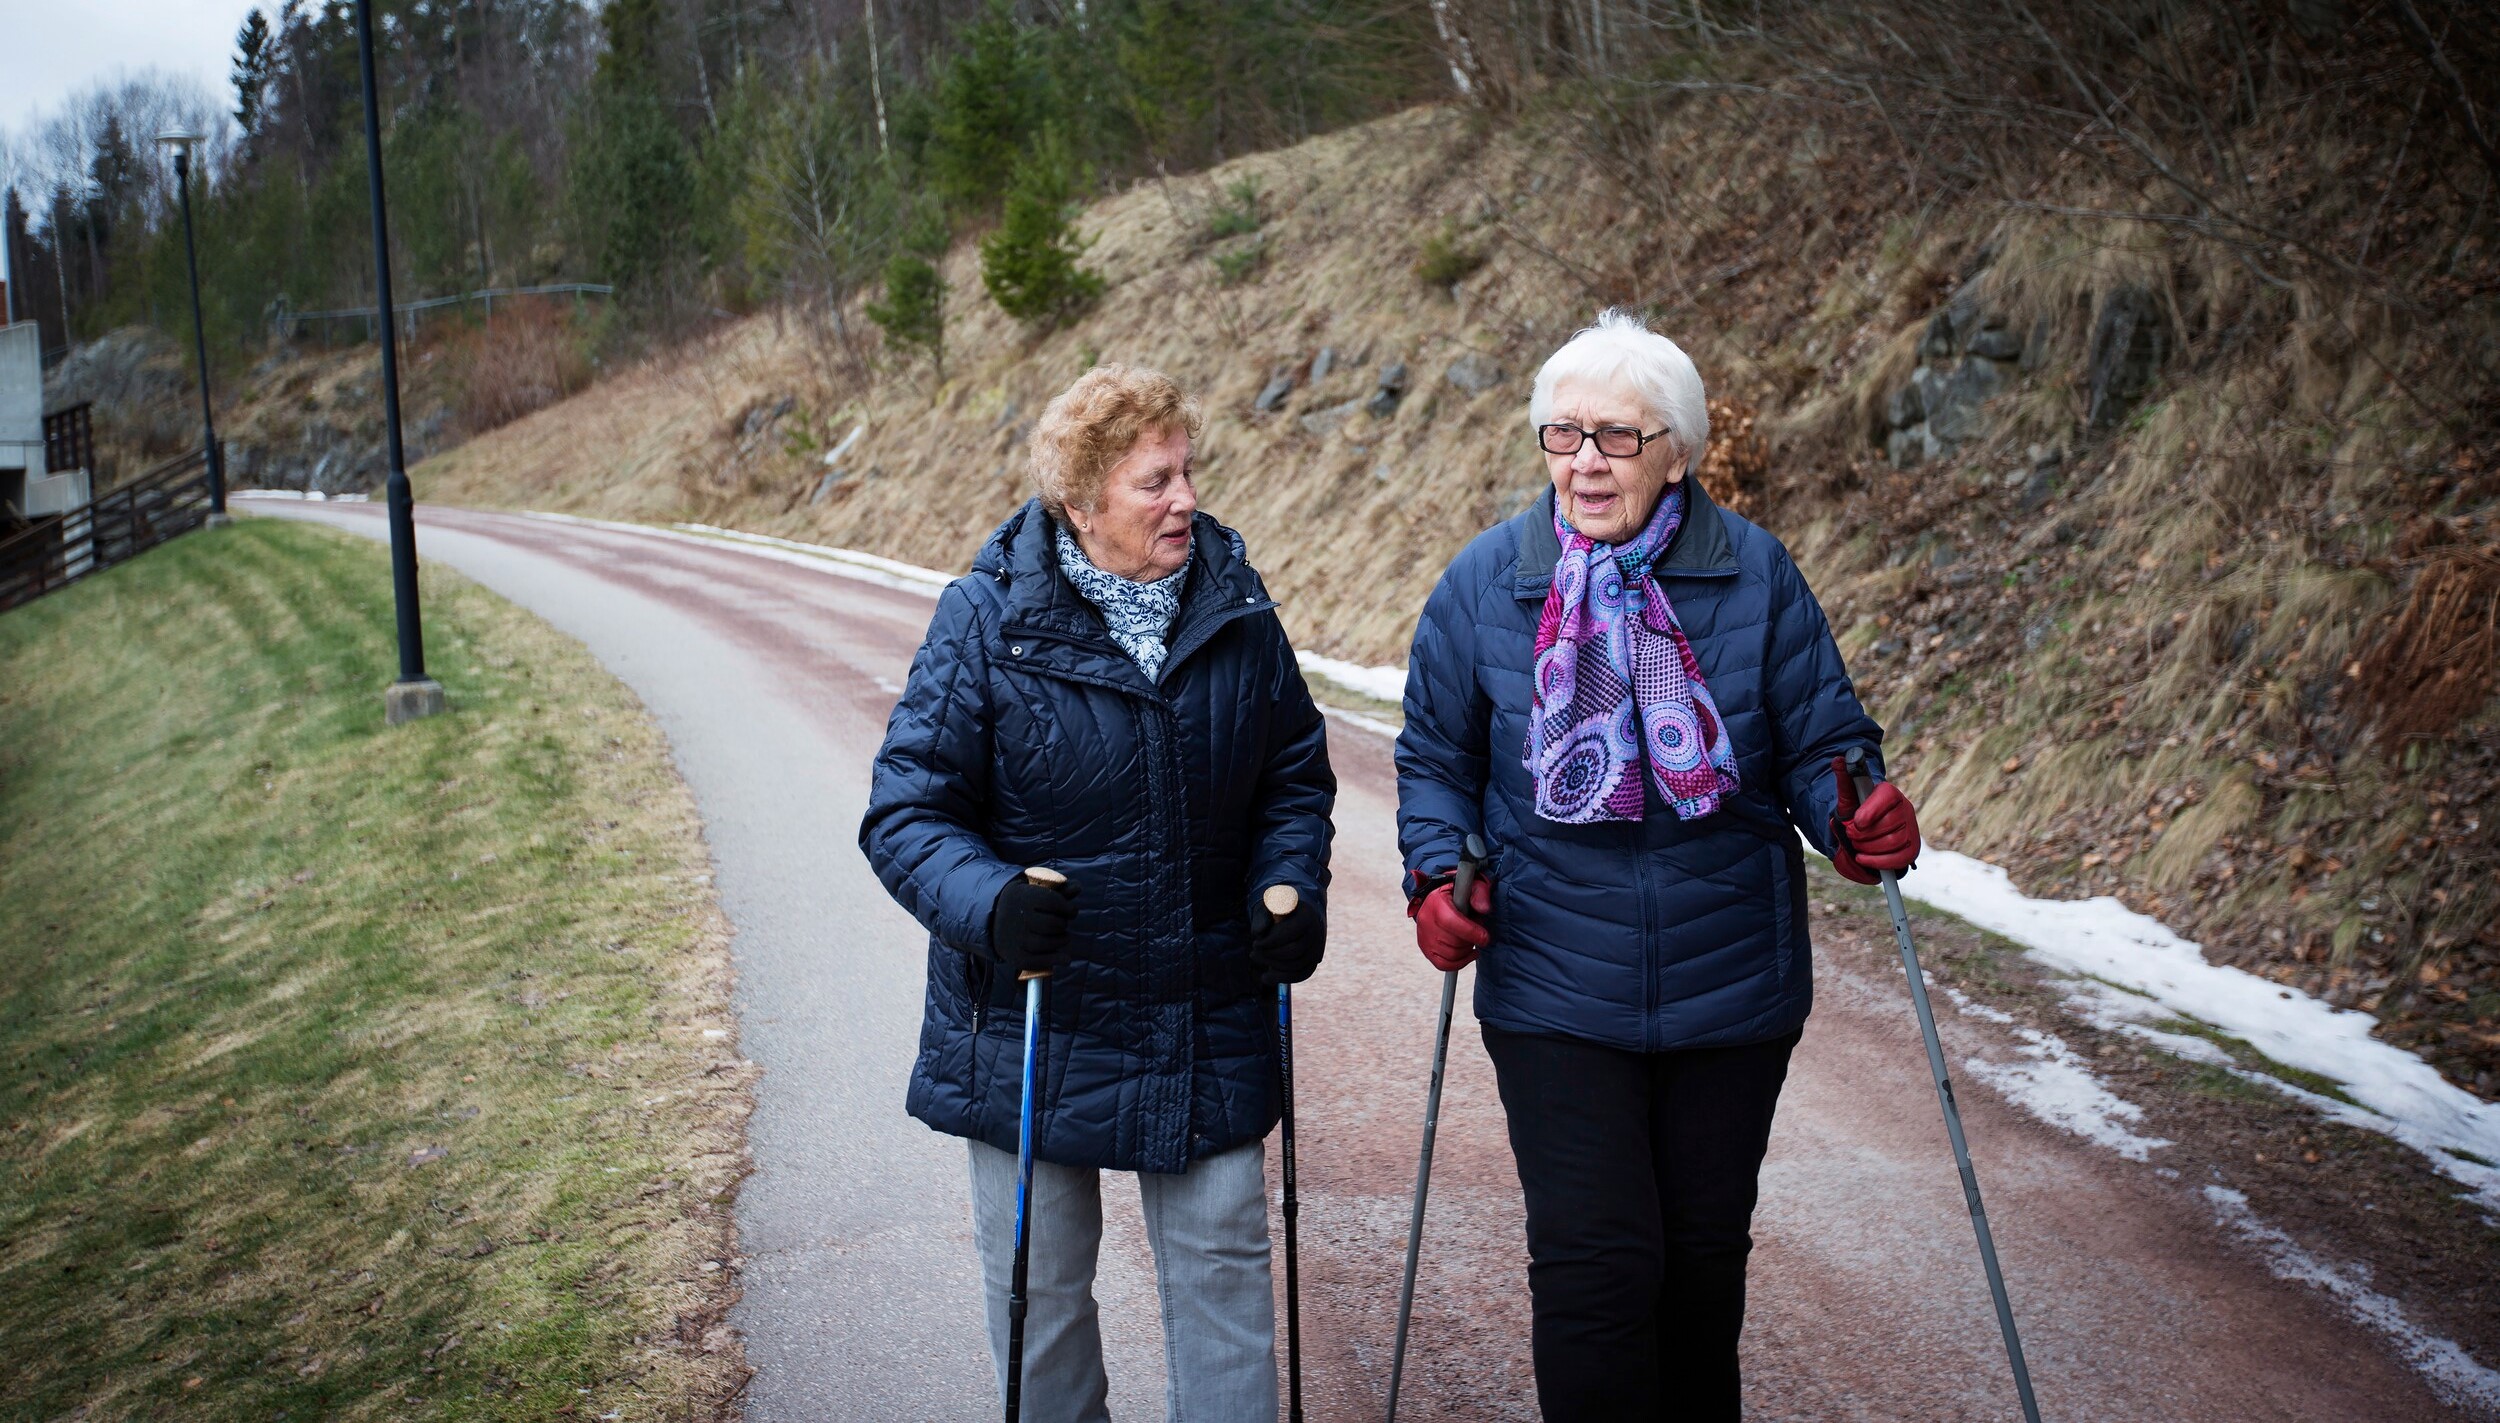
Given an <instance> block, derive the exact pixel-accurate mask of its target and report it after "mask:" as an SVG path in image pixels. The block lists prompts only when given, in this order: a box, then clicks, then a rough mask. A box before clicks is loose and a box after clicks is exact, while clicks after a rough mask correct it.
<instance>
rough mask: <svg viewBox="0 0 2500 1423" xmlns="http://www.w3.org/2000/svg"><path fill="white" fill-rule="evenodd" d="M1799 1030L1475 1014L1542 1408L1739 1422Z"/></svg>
mask: <svg viewBox="0 0 2500 1423" xmlns="http://www.w3.org/2000/svg"><path fill="white" fill-rule="evenodd" d="M1797 1037H1798V1035H1797V1034H1795V1033H1791V1034H1789V1035H1788V1036H1786V1037H1783V1038H1779V1039H1776V1040H1774V1041H1771V1042H1766V1043H1753V1044H1748V1045H1746V1046H1742V1047H1727V1048H1693V1049H1688V1050H1684V1051H1678V1052H1657V1053H1640V1052H1625V1051H1623V1050H1621V1049H1619V1048H1610V1047H1603V1046H1600V1045H1598V1044H1596V1043H1592V1042H1585V1041H1581V1040H1579V1039H1574V1038H1559V1037H1540V1036H1534V1035H1531V1034H1526V1033H1509V1032H1503V1031H1501V1030H1499V1029H1496V1028H1491V1027H1488V1028H1486V1029H1484V1046H1485V1051H1486V1052H1487V1053H1489V1054H1490V1055H1491V1056H1492V1058H1493V1071H1494V1075H1495V1077H1496V1079H1497V1080H1498V1081H1499V1082H1500V1084H1501V1091H1502V1109H1503V1111H1504V1112H1505V1113H1506V1114H1507V1115H1508V1116H1509V1118H1510V1147H1511V1154H1512V1155H1513V1156H1514V1157H1516V1158H1517V1160H1518V1163H1519V1184H1520V1187H1521V1189H1522V1191H1523V1192H1524V1193H1525V1195H1526V1197H1527V1205H1528V1262H1529V1263H1528V1289H1529V1294H1530V1296H1531V1299H1532V1302H1533V1305H1534V1311H1535V1321H1536V1323H1535V1335H1534V1344H1535V1355H1536V1393H1537V1403H1538V1405H1539V1406H1540V1407H1541V1408H1542V1409H1543V1411H1544V1415H1545V1419H1546V1423H1598V1420H1603V1421H1604V1423H1627V1421H1628V1420H1639V1423H1664V1420H1676V1423H1688V1420H1689V1423H1703V1420H1707V1423H1721V1420H1725V1423H1735V1420H1736V1419H1737V1417H1738V1416H1739V1409H1740V1404H1739V1392H1740V1389H1739V1376H1738V1372H1737V1366H1736V1339H1737V1335H1738V1334H1739V1333H1741V1332H1742V1331H1743V1329H1744V1324H1745V1257H1746V1255H1747V1254H1748V1253H1750V1252H1751V1251H1752V1249H1753V1236H1752V1235H1751V1233H1750V1228H1751V1226H1752V1223H1753V1207H1754V1196H1755V1192H1756V1187H1757V1185H1758V1183H1759V1180H1760V1177H1761V1174H1762V1154H1763V1151H1764V1149H1765V1148H1766V1147H1767V1146H1768V1145H1769V1144H1770V1140H1771V1113H1772V1110H1773V1108H1774V1107H1776V1106H1777V1105H1778V1103H1779V1094H1780V1084H1781V1083H1783V1082H1784V1081H1786V1080H1787V1077H1788V1055H1789V1052H1790V1051H1791V1050H1792V1049H1794V1048H1795V1047H1796V1045H1797Z"/></svg>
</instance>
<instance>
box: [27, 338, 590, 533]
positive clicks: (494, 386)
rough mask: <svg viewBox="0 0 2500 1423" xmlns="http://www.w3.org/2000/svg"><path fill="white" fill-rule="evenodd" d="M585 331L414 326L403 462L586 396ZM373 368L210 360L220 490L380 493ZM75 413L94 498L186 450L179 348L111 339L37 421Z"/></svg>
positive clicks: (192, 420) (297, 359)
mask: <svg viewBox="0 0 2500 1423" xmlns="http://www.w3.org/2000/svg"><path fill="white" fill-rule="evenodd" d="M592 329H593V328H592V324H591V323H586V322H583V321H581V320H579V319H577V318H574V317H571V316H569V315H568V314H567V313H566V311H565V310H564V309H562V308H561V307H553V306H551V307H548V308H546V309H540V310H522V311H520V312H517V313H516V312H512V311H509V310H507V311H506V312H505V313H503V314H501V315H498V316H497V317H496V318H495V319H494V320H493V321H492V322H491V323H475V322H463V321H460V320H457V319H454V320H450V321H444V322H438V323H437V324H436V325H434V326H431V327H426V328H422V329H421V330H420V331H419V332H418V335H417V338H416V339H415V340H413V341H410V342H408V343H406V345H405V347H404V349H403V351H402V353H401V359H400V373H401V390H400V401H401V408H402V414H403V418H404V423H403V425H402V427H401V439H402V442H403V448H404V450H405V453H406V455H407V458H408V460H409V462H410V463H412V464H414V463H416V462H418V461H421V460H423V459H425V458H426V457H427V456H428V455H431V454H433V453H435V452H437V451H440V450H443V449H445V448H447V447H449V446H451V445H453V444H456V443H458V442H459V441H460V440H463V439H466V438H468V437H469V436H470V435H472V434H475V433H476V432H478V431H480V430H487V429H492V428H494V427H495V426H497V425H500V424H502V423H504V422H506V421H508V420H511V419H513V418H515V417H517V416H519V415H522V414H526V413H527V412H529V411H532V410H536V409H539V408H540V407H542V406H545V405H546V404H548V403H549V402H551V401H554V400H558V399H561V398H562V397H563V396H565V395H566V394H568V393H570V392H572V391H575V390H579V389H580V388H582V387H583V386H584V385H587V384H588V383H589V380H590V375H591V371H592V365H593V362H592V356H591V352H592V349H593V338H592V335H591V330H592ZM381 364H382V363H381V358H380V356H379V355H378V354H377V353H376V348H375V347H373V346H369V345H340V346H336V347H325V346H321V345H318V344H314V343H311V342H301V343H296V344H292V345H279V346H276V347H274V348H273V349H270V350H268V351H266V352H263V353H261V354H259V355H258V356H256V357H254V358H253V359H252V360H251V362H250V363H249V364H248V365H243V366H241V368H239V369H235V368H231V367H230V366H227V365H223V364H219V363H218V362H217V361H216V359H215V358H214V357H212V366H214V367H215V369H214V371H213V375H214V389H213V391H212V394H213V395H214V396H215V398H216V401H217V435H218V438H219V440H220V441H221V442H222V443H223V444H224V445H225V447H226V474H227V478H228V480H229V481H230V482H231V483H232V484H233V486H234V487H235V488H238V489H250V488H263V489H310V490H319V491H320V492H322V493H325V494H352V493H366V492H374V491H378V490H380V489H381V487H382V481H383V479H384V477H385V475H386V474H387V472H388V460H387V458H386V455H385V451H384V446H383V429H382V385H381V380H382V372H381ZM81 401H86V402H89V403H92V404H93V405H94V406H95V431H96V447H97V461H96V462H97V473H98V476H99V478H98V482H97V488H98V490H99V492H100V491H102V490H104V489H109V488H111V487H112V486H113V485H115V484H118V483H120V482H121V481H122V480H124V479H128V478H130V477H132V476H134V475H137V474H140V473H142V472H144V471H146V470H148V469H150V468H153V467H154V466H155V465H157V464H159V463H161V462H163V461H165V460H168V459H172V458H174V457H175V456H177V455H180V454H183V453H185V452H187V451H190V450H194V449H197V448H198V447H199V443H200V405H199V385H198V378H197V377H196V376H195V375H194V374H193V371H192V364H191V360H190V357H189V356H188V354H187V348H184V347H180V346H177V345H176V343H175V342H174V341H173V340H171V339H170V338H168V337H166V336H165V335H164V334H163V333H161V332H158V331H155V330H152V329H150V328H147V327H141V326H130V327H123V328H121V329H119V330H116V331H113V332H111V333H109V334H107V335H105V336H103V337H102V338H100V339H98V340H95V341H91V342H88V343H86V344H85V345H83V346H80V347H78V348H77V349H75V350H74V351H72V352H71V353H70V354H69V356H68V357H67V358H65V359H64V360H63V361H62V362H61V364H60V365H59V366H58V367H57V368H56V369H54V370H53V371H51V372H50V373H48V374H47V375H46V376H45V378H44V408H45V409H47V410H57V409H60V408H62V407H63V406H67V405H74V404H77V403H79V402H81Z"/></svg>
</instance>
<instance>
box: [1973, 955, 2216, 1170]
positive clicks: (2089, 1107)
mask: <svg viewBox="0 0 2500 1423" xmlns="http://www.w3.org/2000/svg"><path fill="white" fill-rule="evenodd" d="M1944 993H1945V996H1946V997H1948V998H1950V999H1951V1000H1952V1002H1953V1006H1954V1007H1956V1008H1959V1009H1960V1010H1962V1012H1964V1013H1966V1014H1968V1015H1970V1016H1971V1017H1974V1018H1981V1019H1985V1020H1987V1021H1989V1022H1992V1023H1999V1024H2005V1025H2012V1026H2013V1027H2014V1034H2013V1035H2014V1036H2015V1037H2016V1038H2018V1039H2020V1040H2021V1044H2022V1045H2021V1046H2020V1047H2017V1048H2016V1049H2015V1052H2017V1053H2018V1054H2020V1055H2021V1058H2022V1059H2023V1060H2021V1061H2018V1062H1991V1061H1989V1060H1988V1059H1986V1058H1984V1057H1971V1058H1964V1059H1963V1060H1962V1070H1963V1071H1965V1072H1968V1073H1969V1074H1970V1075H1971V1076H1973V1077H1976V1078H1978V1079H1979V1080H1980V1081H1982V1082H1985V1083H1987V1084H1988V1085H1989V1086H1991V1087H1993V1088H1995V1089H1996V1090H1997V1093H1998V1095H2000V1096H2002V1097H2004V1098H2005V1099H2006V1100H2007V1101H2009V1102H2012V1103H2013V1104H2014V1105H2015V1106H2018V1107H2020V1108H2022V1109H2023V1110H2024V1111H2026V1112H2029V1113H2031V1114H2032V1115H2033V1116H2035V1117H2038V1118H2039V1119H2040V1120H2042V1121H2044V1122H2047V1123H2048V1124H2049V1125H2050V1126H2053V1127H2058V1128H2062V1129H2063V1130H2066V1131H2070V1132H2073V1133H2074V1134H2075V1135H2077V1136H2079V1137H2082V1138H2083V1139H2084V1140H2086V1141H2089V1142H2094V1143H2097V1144H2098V1145H2101V1146H2106V1147H2108V1148H2109V1149H2110V1150H2112V1151H2115V1152H2117V1153H2118V1154H2119V1155H2120V1156H2123V1157H2125V1158H2126V1159H2127V1160H2129V1161H2142V1160H2144V1159H2146V1158H2147V1157H2149V1156H2151V1155H2152V1153H2153V1152H2155V1151H2157V1150H2159V1149H2160V1148H2162V1147H2165V1146H2168V1145H2170V1142H2169V1139H2168V1138H2166V1137H2158V1136H2139V1135H2137V1134H2136V1133H2135V1131H2134V1130H2133V1129H2132V1128H2133V1124H2135V1123H2137V1122H2141V1121H2143V1120H2144V1109H2143V1108H2142V1107H2139V1106H2137V1105H2136V1104H2135V1103H2133V1102H2130V1101H2128V1100H2127V1099H2126V1098H2124V1097H2121V1096H2119V1095H2118V1094H2117V1093H2115V1092H2112V1091H2110V1090H2109V1088H2108V1087H2106V1086H2104V1085H2102V1082H2101V1079H2100V1078H2099V1077H2097V1076H2095V1075H2094V1074H2093V1072H2092V1068H2091V1065H2090V1064H2089V1063H2087V1062H2085V1061H2084V1059H2083V1057H2082V1055H2081V1054H2079V1053H2077V1052H2076V1051H2075V1050H2074V1049H2073V1048H2071V1047H2068V1046H2067V1045H2066V1040H2065V1039H2064V1038H2061V1037H2059V1036H2057V1035H2056V1034H2055V1033H2044V1032H2042V1031H2040V1030H2039V1029H2038V1028H2027V1027H2022V1026H2020V1025H2016V1024H2014V1016H2013V1015H2012V1014H2010V1013H2007V1012H2004V1011H2002V1010H2000V1009H1996V1008H1991V1007H1989V1006H1988V1005H1987V1004H1985V1003H1979V1002H1975V1001H1973V1000H1972V999H1971V998H1970V997H1969V996H1968V995H1966V994H1964V993H1962V992H1960V991H1959V990H1957V989H1953V988H1946V989H1945V990H1944Z"/></svg>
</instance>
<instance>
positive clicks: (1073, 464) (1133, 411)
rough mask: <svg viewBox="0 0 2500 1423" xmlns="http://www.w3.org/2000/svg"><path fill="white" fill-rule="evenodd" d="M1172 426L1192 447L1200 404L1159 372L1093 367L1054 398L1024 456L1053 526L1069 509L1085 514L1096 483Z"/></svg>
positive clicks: (1202, 422) (1098, 487)
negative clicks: (1143, 439) (1146, 439)
mask: <svg viewBox="0 0 2500 1423" xmlns="http://www.w3.org/2000/svg"><path fill="white" fill-rule="evenodd" d="M1175 427H1178V428H1180V429H1182V430H1186V431H1188V432H1189V438H1191V439H1192V440H1195V439H1197V438H1198V434H1199V432H1200V431H1201V430H1203V429H1205V428H1206V417H1205V416H1204V415H1202V414H1200V413H1199V410H1198V402H1196V401H1194V400H1192V399H1190V398H1189V397H1188V396H1186V395H1183V394H1182V393H1181V388H1180V386H1179V385H1178V384H1177V383H1175V382H1174V381H1173V379H1172V378H1171V377H1170V376H1167V375H1165V374H1164V373H1163V372H1161V371H1150V370H1147V369H1146V368H1145V367H1143V366H1096V367H1094V368H1093V369H1092V370H1090V371H1087V372H1086V373H1085V374H1083V375H1081V376H1078V377H1077V378H1076V384H1074V385H1072V386H1069V387H1068V388H1067V389H1066V390H1063V391H1061V392H1059V395H1058V398H1057V399H1055V400H1053V401H1051V402H1050V404H1049V405H1048V406H1047V407H1045V408H1044V409H1043V411H1042V418H1041V420H1040V422H1039V423H1037V424H1035V425H1034V427H1033V436H1032V438H1031V440H1029V441H1028V442H1027V444H1026V450H1027V453H1028V454H1029V456H1030V458H1031V459H1032V461H1033V488H1034V491H1035V492H1036V493H1038V494H1040V495H1041V497H1042V507H1043V508H1044V509H1047V510H1049V511H1050V516H1051V517H1052V518H1054V519H1060V520H1065V519H1066V518H1067V509H1068V506H1069V505H1071V504H1073V505H1075V506H1076V507H1077V508H1079V509H1085V510H1091V509H1092V508H1093V507H1094V504H1095V501H1096V500H1098V499H1100V498H1101V497H1102V477H1103V475H1104V474H1105V473H1106V472H1107V471H1109V470H1110V468H1111V467H1112V466H1113V465H1115V464H1118V463H1119V462H1120V460H1121V458H1122V457H1123V456H1125V455H1127V454H1128V452H1129V450H1130V449H1132V448H1133V447H1135V445H1136V444H1137V440H1138V437H1139V436H1141V435H1144V434H1146V433H1147V432H1148V431H1150V430H1151V431H1158V432H1159V431H1165V430H1170V429H1173V428H1175Z"/></svg>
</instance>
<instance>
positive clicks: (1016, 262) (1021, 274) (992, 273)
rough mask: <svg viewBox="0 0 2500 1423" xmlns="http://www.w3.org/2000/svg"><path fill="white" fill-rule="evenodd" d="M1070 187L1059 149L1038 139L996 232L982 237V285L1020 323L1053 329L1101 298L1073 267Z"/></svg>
mask: <svg viewBox="0 0 2500 1423" xmlns="http://www.w3.org/2000/svg"><path fill="white" fill-rule="evenodd" d="M1076 186H1077V175H1076V173H1075V171H1074V165H1073V164H1072V163H1071V162H1070V160H1069V158H1068V156H1067V153H1066V150H1065V148H1064V146H1063V145H1061V144H1060V143H1059V142H1058V141H1057V139H1056V136H1055V135H1052V134H1048V133H1045V134H1044V136H1043V138H1042V140H1041V141H1040V142H1038V143H1036V144H1035V145H1034V146H1033V150H1032V151H1031V152H1030V153H1028V154H1026V155H1025V157H1024V158H1023V160H1022V161H1020V162H1019V163H1018V164H1017V165H1016V170H1015V180H1014V182H1013V184H1012V186H1010V187H1009V189H1008V191H1007V209H1006V212H1005V213H1004V214H1003V215H1002V216H1001V217H1000V219H999V224H998V230H997V231H996V232H993V233H991V234H990V235H989V236H987V237H985V238H983V239H981V285H982V286H983V287H984V288H986V289H987V290H988V291H989V294H990V300H992V301H995V302H997V303H998V307H999V310H1001V311H1004V312H1006V313H1007V314H1008V315H1009V316H1012V317H1015V318H1016V319H1017V320H1019V321H1027V322H1032V323H1035V324H1037V325H1050V324H1055V323H1057V322H1060V321H1063V320H1066V319H1067V318H1068V317H1070V316H1073V315H1074V314H1076V313H1077V312H1079V311H1081V310H1083V309H1084V308H1085V307H1086V306H1088V305H1090V304H1092V302H1093V300H1094V298H1095V297H1097V296H1100V295H1101V294H1102V278H1101V277H1100V276H1098V275H1096V274H1095V273H1092V272H1088V271H1086V270H1085V269H1083V268H1081V267H1079V266H1077V264H1076V259H1077V257H1078V256H1079V255H1081V254H1082V253H1083V251H1084V243H1083V241H1082V239H1080V238H1079V237H1078V235H1077V232H1076V226H1075V223H1074V222H1073V221H1072V220H1071V216H1070V213H1069V207H1070V203H1071V200H1072V198H1073V197H1074V196H1075V191H1076Z"/></svg>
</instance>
